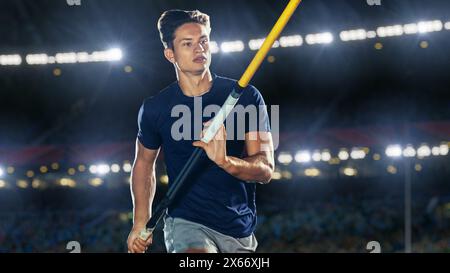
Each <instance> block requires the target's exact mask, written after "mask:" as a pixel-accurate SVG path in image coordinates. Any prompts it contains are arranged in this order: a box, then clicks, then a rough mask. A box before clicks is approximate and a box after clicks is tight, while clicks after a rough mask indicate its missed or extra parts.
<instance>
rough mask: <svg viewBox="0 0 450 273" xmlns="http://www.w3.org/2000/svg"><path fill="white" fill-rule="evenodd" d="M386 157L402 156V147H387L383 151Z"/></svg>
mask: <svg viewBox="0 0 450 273" xmlns="http://www.w3.org/2000/svg"><path fill="white" fill-rule="evenodd" d="M385 153H386V155H387V156H388V157H400V156H402V147H401V146H400V145H389V146H388V147H387V148H386V151H385Z"/></svg>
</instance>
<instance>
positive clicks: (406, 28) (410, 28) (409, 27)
mask: <svg viewBox="0 0 450 273" xmlns="http://www.w3.org/2000/svg"><path fill="white" fill-rule="evenodd" d="M417 31H418V29H417V24H406V25H403V32H404V33H405V34H416V33H417Z"/></svg>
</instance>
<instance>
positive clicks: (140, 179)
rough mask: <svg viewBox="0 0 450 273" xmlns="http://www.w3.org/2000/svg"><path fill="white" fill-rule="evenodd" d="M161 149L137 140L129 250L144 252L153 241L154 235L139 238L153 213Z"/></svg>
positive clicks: (128, 241)
mask: <svg viewBox="0 0 450 273" xmlns="http://www.w3.org/2000/svg"><path fill="white" fill-rule="evenodd" d="M159 151H160V149H157V150H151V149H147V148H145V147H144V145H142V144H141V142H140V141H139V140H136V153H135V159H134V163H133V170H132V172H131V183H130V189H131V197H132V200H133V228H132V230H131V232H130V234H129V235H128V240H127V245H128V252H130V253H142V252H145V250H146V249H147V247H148V246H149V245H150V244H151V243H152V236H150V237H149V238H148V239H147V240H146V241H143V240H142V239H140V238H139V233H140V231H141V230H142V229H145V226H146V224H147V221H148V220H149V219H150V216H151V215H152V203H153V198H154V196H155V192H156V175H155V166H156V159H157V157H158V154H159Z"/></svg>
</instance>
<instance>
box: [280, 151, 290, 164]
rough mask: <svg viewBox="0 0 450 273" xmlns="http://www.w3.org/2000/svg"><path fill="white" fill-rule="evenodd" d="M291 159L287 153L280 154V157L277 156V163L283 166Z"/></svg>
mask: <svg viewBox="0 0 450 273" xmlns="http://www.w3.org/2000/svg"><path fill="white" fill-rule="evenodd" d="M292 159H293V158H292V155H291V154H289V153H280V155H278V162H280V163H281V164H284V165H288V164H290V163H291V162H292Z"/></svg>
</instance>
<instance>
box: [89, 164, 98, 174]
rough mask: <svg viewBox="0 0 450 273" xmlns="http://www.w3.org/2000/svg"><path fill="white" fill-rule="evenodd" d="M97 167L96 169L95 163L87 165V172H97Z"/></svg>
mask: <svg viewBox="0 0 450 273" xmlns="http://www.w3.org/2000/svg"><path fill="white" fill-rule="evenodd" d="M97 169H98V167H97V165H91V166H89V172H90V173H97Z"/></svg>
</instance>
